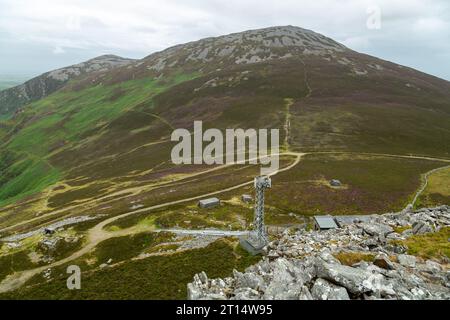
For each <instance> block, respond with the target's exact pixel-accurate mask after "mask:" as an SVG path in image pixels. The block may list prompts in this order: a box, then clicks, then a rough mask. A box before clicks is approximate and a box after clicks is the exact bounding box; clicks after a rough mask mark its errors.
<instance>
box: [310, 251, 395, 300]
mask: <svg viewBox="0 0 450 320" xmlns="http://www.w3.org/2000/svg"><path fill="white" fill-rule="evenodd" d="M316 266H317V276H319V277H320V278H324V279H326V280H329V281H331V282H333V283H336V284H338V285H340V286H343V287H345V288H346V289H347V290H348V291H349V292H351V293H353V294H364V293H368V292H369V293H373V294H374V295H376V296H380V297H384V296H389V295H393V294H395V292H394V291H393V286H392V284H390V283H388V282H387V281H386V279H385V278H384V276H383V275H382V274H379V273H373V272H371V271H369V270H364V269H360V268H353V267H349V266H343V265H338V264H330V263H326V262H323V261H321V259H318V262H317V265H316Z"/></svg>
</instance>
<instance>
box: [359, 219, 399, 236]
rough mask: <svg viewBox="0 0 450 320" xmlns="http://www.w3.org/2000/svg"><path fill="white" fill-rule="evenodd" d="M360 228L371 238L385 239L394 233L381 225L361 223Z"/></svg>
mask: <svg viewBox="0 0 450 320" xmlns="http://www.w3.org/2000/svg"><path fill="white" fill-rule="evenodd" d="M362 228H363V230H364V232H366V233H367V234H368V235H370V236H372V237H380V236H381V237H386V236H387V235H388V234H390V233H392V232H394V229H392V227H391V226H388V225H386V224H383V223H375V222H372V223H363V224H362Z"/></svg>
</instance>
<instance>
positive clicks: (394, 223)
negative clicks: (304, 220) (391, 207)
mask: <svg viewBox="0 0 450 320" xmlns="http://www.w3.org/2000/svg"><path fill="white" fill-rule="evenodd" d="M449 225H450V207H449V206H441V207H437V208H431V209H421V210H418V211H404V212H401V213H395V214H392V213H391V214H385V215H373V216H371V217H370V219H369V220H368V221H366V222H358V221H354V222H353V223H350V224H348V225H345V226H343V227H342V228H339V229H332V230H328V231H306V230H300V231H296V232H293V231H289V230H286V231H285V232H283V233H282V234H280V235H279V236H277V239H276V240H274V241H272V242H271V243H269V245H268V246H267V247H266V248H265V255H264V258H263V259H262V260H261V261H260V262H259V263H257V264H256V265H253V266H251V267H249V268H247V269H246V270H245V272H243V273H241V272H238V271H236V270H234V272H233V275H232V276H231V277H228V278H225V279H208V276H207V274H206V273H204V272H203V273H200V274H197V275H195V276H194V280H193V282H192V283H189V284H188V298H189V299H193V300H203V299H230V300H241V299H244V300H259V299H269V300H270V299H283V300H285V299H289V300H349V299H364V300H376V299H401V300H410V299H414V300H422V299H450V277H449V275H450V274H449V268H448V262H449V261H448V258H446V257H444V258H443V260H439V261H435V260H430V259H424V258H421V257H416V256H413V255H408V254H407V252H408V248H407V246H405V245H402V244H401V243H402V240H407V239H409V238H411V237H413V236H417V235H424V234H431V233H436V232H439V231H440V230H442V228H447V227H448V226H449ZM402 230H403V231H402ZM352 256H353V257H354V256H357V257H358V256H359V259H357V260H360V261H359V262H356V263H352V262H351V261H350V263H349V260H348V259H347V260H346V259H345V258H346V257H347V258H348V257H352Z"/></svg>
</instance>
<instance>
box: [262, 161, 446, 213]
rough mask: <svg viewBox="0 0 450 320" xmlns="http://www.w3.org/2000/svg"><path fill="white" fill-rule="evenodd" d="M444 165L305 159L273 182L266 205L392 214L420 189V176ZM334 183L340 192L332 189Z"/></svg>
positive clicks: (296, 209)
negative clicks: (339, 186) (334, 181)
mask: <svg viewBox="0 0 450 320" xmlns="http://www.w3.org/2000/svg"><path fill="white" fill-rule="evenodd" d="M443 166H445V163H442V162H433V161H426V160H411V159H396V158H387V157H374V156H370V157H368V156H359V157H358V156H354V155H328V154H322V155H310V156H306V158H305V159H304V160H303V161H302V162H301V163H300V164H299V165H297V166H296V167H295V168H294V169H292V170H290V171H289V172H283V173H281V174H280V175H278V176H275V177H274V178H273V188H272V190H270V192H268V195H267V203H268V204H269V205H272V206H275V207H277V208H280V209H285V210H291V211H294V212H297V213H300V214H320V213H330V214H357V213H365V214H369V213H383V212H389V211H397V210H400V209H402V208H404V206H405V205H406V204H407V203H409V201H410V200H411V197H412V195H413V193H414V192H415V191H416V190H417V189H418V187H419V186H420V183H421V182H420V175H421V174H423V173H425V172H427V171H429V170H431V169H433V168H437V167H443ZM331 179H338V180H340V181H341V182H342V183H343V187H342V188H331V187H330V186H329V181H330V180H331Z"/></svg>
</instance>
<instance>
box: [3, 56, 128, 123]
mask: <svg viewBox="0 0 450 320" xmlns="http://www.w3.org/2000/svg"><path fill="white" fill-rule="evenodd" d="M131 61H132V60H131V59H125V58H121V57H118V56H114V55H103V56H99V57H96V58H94V59H91V60H88V61H86V62H82V63H79V64H75V65H72V66H69V67H65V68H61V69H57V70H53V71H50V72H46V73H44V74H42V75H40V76H37V77H35V78H33V79H31V80H28V81H26V82H25V83H23V84H21V85H18V86H15V87H12V88H7V89H5V90H3V91H0V116H2V115H9V114H11V113H13V112H15V111H16V110H17V109H19V108H20V107H22V106H24V105H26V104H28V103H30V102H32V101H36V100H39V99H42V98H45V97H47V96H48V95H50V94H52V93H53V92H55V91H56V90H58V89H60V88H62V87H63V86H64V85H65V84H66V83H67V82H69V81H70V80H72V79H75V78H79V77H83V76H86V75H88V74H91V73H93V72H102V71H107V70H110V69H112V68H115V67H119V66H124V65H127V64H128V63H130V62H131ZM1 89H3V88H0V90H1Z"/></svg>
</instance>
